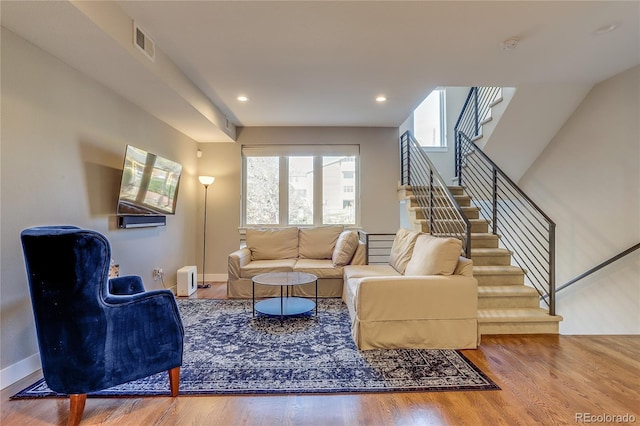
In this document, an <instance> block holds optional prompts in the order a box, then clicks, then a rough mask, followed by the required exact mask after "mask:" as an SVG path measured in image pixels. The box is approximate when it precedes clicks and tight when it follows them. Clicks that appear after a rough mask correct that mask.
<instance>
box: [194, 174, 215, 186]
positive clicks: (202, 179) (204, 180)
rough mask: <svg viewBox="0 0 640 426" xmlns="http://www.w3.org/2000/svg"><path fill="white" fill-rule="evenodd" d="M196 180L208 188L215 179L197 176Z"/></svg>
mask: <svg viewBox="0 0 640 426" xmlns="http://www.w3.org/2000/svg"><path fill="white" fill-rule="evenodd" d="M198 180H199V181H200V183H201V184H203V185H204V186H209V185H211V184H212V183H213V181H214V180H216V178H214V177H213V176H198Z"/></svg>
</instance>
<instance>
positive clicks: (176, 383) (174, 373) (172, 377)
mask: <svg viewBox="0 0 640 426" xmlns="http://www.w3.org/2000/svg"><path fill="white" fill-rule="evenodd" d="M169 387H170V388H171V396H178V389H180V367H175V368H172V369H171V370H169Z"/></svg>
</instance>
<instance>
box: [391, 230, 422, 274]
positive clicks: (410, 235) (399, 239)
mask: <svg viewBox="0 0 640 426" xmlns="http://www.w3.org/2000/svg"><path fill="white" fill-rule="evenodd" d="M418 235H419V233H418V232H416V231H411V230H409V229H405V228H400V229H398V232H396V236H395V238H394V239H393V244H392V246H391V253H390V254H389V265H391V266H392V267H393V269H395V270H396V271H398V272H399V273H401V274H404V270H405V268H406V267H407V263H409V260H410V259H411V253H413V245H414V244H415V242H416V238H418Z"/></svg>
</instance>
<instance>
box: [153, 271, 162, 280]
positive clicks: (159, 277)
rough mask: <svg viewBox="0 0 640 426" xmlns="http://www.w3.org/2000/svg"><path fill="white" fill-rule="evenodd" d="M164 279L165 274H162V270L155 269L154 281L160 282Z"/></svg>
mask: <svg viewBox="0 0 640 426" xmlns="http://www.w3.org/2000/svg"><path fill="white" fill-rule="evenodd" d="M163 277H164V272H162V268H155V269H154V270H153V280H154V281H158V280H161V279H162V278H163Z"/></svg>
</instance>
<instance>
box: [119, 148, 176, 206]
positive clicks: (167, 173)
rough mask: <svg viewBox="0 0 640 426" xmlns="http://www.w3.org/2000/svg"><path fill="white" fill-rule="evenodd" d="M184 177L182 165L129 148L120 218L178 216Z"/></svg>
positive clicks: (120, 204) (123, 177)
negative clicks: (178, 201)
mask: <svg viewBox="0 0 640 426" xmlns="http://www.w3.org/2000/svg"><path fill="white" fill-rule="evenodd" d="M181 173H182V165H181V164H180V163H176V162H175V161H171V160H167V159H166V158H162V157H160V156H158V155H154V154H151V153H149V152H147V151H144V150H142V149H140V148H136V147H133V146H131V145H127V151H126V153H125V156H124V166H123V167H122V180H121V182H120V194H119V196H118V210H117V212H118V214H119V215H158V214H160V215H163V214H175V212H176V202H177V199H178V186H179V184H180V174H181Z"/></svg>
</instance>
